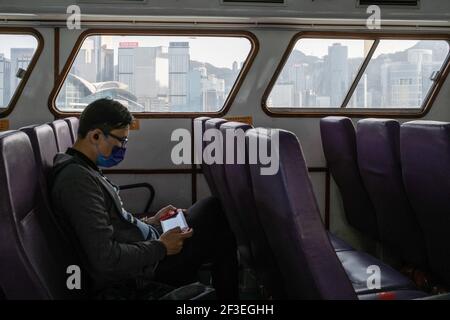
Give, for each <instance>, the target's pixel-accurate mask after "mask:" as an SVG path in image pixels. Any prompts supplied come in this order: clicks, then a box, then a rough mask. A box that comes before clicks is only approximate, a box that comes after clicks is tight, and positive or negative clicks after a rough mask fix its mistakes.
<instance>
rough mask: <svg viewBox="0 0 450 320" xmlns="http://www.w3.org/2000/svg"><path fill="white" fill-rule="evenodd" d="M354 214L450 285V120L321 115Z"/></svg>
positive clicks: (357, 223)
mask: <svg viewBox="0 0 450 320" xmlns="http://www.w3.org/2000/svg"><path fill="white" fill-rule="evenodd" d="M320 129H321V136H322V144H323V150H324V154H325V157H326V159H327V163H328V167H329V169H330V172H331V174H332V176H333V178H334V180H335V181H336V184H337V185H338V187H339V190H340V193H341V195H342V199H343V204H344V209H345V214H346V217H347V221H348V222H349V224H350V225H351V226H353V227H354V228H355V229H357V230H359V231H360V232H361V233H363V234H365V235H368V236H370V237H372V238H373V239H374V240H377V241H379V242H381V244H382V245H383V247H385V248H387V249H388V250H389V251H390V252H393V253H394V254H395V256H396V257H397V258H398V259H399V260H400V262H401V264H402V265H403V266H412V267H414V268H418V269H420V270H423V271H425V272H427V273H431V274H432V275H433V278H435V281H437V282H438V283H441V284H444V285H446V286H450V258H449V257H450V255H449V253H450V245H449V244H448V241H446V238H447V234H448V230H449V228H450V220H449V216H448V214H449V213H450V165H449V164H450V123H446V122H438V121H411V122H406V123H403V124H402V125H400V123H399V122H398V121H396V120H392V119H363V120H360V121H359V122H358V123H357V126H356V129H355V127H354V125H353V123H352V121H351V119H349V118H346V117H327V118H324V119H322V120H321V122H320Z"/></svg>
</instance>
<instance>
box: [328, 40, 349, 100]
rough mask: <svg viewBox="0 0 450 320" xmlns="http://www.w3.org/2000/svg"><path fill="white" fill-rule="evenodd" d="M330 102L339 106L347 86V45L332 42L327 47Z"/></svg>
mask: <svg viewBox="0 0 450 320" xmlns="http://www.w3.org/2000/svg"><path fill="white" fill-rule="evenodd" d="M328 71H329V73H328V77H329V89H330V91H329V92H330V104H331V106H332V107H336V106H340V105H341V103H342V102H343V100H344V98H345V95H346V93H347V91H348V88H349V85H348V83H349V74H348V47H347V46H343V45H341V44H340V43H334V44H333V45H332V46H329V47H328Z"/></svg>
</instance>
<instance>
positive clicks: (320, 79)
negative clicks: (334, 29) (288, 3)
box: [267, 39, 449, 108]
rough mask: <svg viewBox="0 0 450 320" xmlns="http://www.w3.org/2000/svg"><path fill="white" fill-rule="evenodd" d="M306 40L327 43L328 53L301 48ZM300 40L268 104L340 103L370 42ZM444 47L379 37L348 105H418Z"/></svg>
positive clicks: (444, 44)
mask: <svg viewBox="0 0 450 320" xmlns="http://www.w3.org/2000/svg"><path fill="white" fill-rule="evenodd" d="M304 41H308V43H309V44H311V43H313V42H316V46H317V45H320V46H321V47H322V49H321V50H320V51H321V52H322V53H323V51H324V48H326V50H327V54H325V55H321V56H311V55H307V54H306V53H305V52H311V49H310V48H309V47H308V46H306V44H305V43H304ZM319 41H320V44H319V43H318V42H319ZM299 42H302V44H303V45H304V47H301V48H302V50H298V49H294V50H293V51H292V53H291V55H290V57H289V58H288V60H287V61H286V64H285V66H284V68H283V70H282V71H281V73H280V75H279V77H278V79H277V81H276V83H275V85H274V87H273V88H272V91H271V94H270V95H269V98H268V101H267V102H268V106H269V107H273V108H276V107H287V108H302V107H319V108H320V107H322V108H339V107H340V106H341V104H342V102H343V101H344V98H345V96H346V95H347V94H348V91H349V89H350V85H351V84H352V83H353V81H354V79H355V77H356V74H357V72H358V70H359V69H360V67H361V65H362V62H363V61H364V59H365V57H366V55H367V52H368V51H369V50H370V48H371V43H368V41H367V40H358V39H353V40H342V41H341V40H340V39H300V40H299ZM350 43H351V45H352V50H353V56H352V57H351V56H350V48H349V44H350ZM372 43H373V41H372ZM295 48H297V46H295ZM303 48H305V49H307V48H308V49H307V50H303ZM356 52H359V56H358V55H356V54H355V53H356ZM448 52H449V45H448V43H447V42H446V41H439V40H415V41H409V40H407V41H399V40H381V41H380V43H379V45H378V47H377V49H376V50H375V52H374V55H373V56H372V58H371V60H370V62H369V64H368V66H367V68H366V69H365V71H364V73H363V75H362V78H361V79H360V81H359V83H358V84H357V87H356V90H355V92H354V93H353V95H352V97H351V99H350V102H349V103H348V105H347V107H349V108H419V107H421V105H422V102H423V101H424V99H425V97H426V95H427V94H428V91H429V88H430V87H431V85H432V80H430V79H429V78H430V76H431V75H432V74H433V72H437V71H439V70H440V69H441V67H442V65H443V63H444V61H445V58H446V57H447V55H448Z"/></svg>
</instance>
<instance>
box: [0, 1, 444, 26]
mask: <svg viewBox="0 0 450 320" xmlns="http://www.w3.org/2000/svg"><path fill="white" fill-rule="evenodd" d="M228 1H231V2H233V1H235V0H14V1H11V0H0V25H5V24H6V25H14V24H18V25H20V24H22V25H23V24H24V23H27V24H38V25H58V24H63V23H64V22H65V19H66V18H67V16H68V12H69V11H68V8H69V7H70V6H73V5H76V6H78V7H79V9H80V11H81V14H82V17H83V21H84V22H85V23H86V24H87V25H105V26H107V25H108V24H109V25H120V24H122V25H129V24H132V25H134V26H145V25H157V24H160V25H170V24H171V23H177V24H179V26H182V23H185V24H186V25H187V26H191V27H192V25H196V26H198V27H200V26H202V25H208V24H212V25H215V26H220V25H222V26H226V25H227V24H228V25H232V26H233V27H236V25H244V26H245V25H251V26H256V27H266V26H270V27H296V26H300V27H305V26H306V27H320V26H325V25H330V24H333V25H340V24H342V25H348V26H352V25H355V26H358V25H363V24H365V21H366V19H367V18H368V16H369V14H368V13H367V8H368V5H367V4H366V1H365V0H284V1H282V2H283V3H270V4H266V3H262V2H264V0H260V1H261V3H258V2H252V3H228ZM246 1H249V0H246ZM270 1H275V2H277V1H278V0H269V2H270ZM360 1H363V4H361V3H360ZM388 1H389V0H388ZM400 1H401V0H400ZM369 2H370V1H369ZM374 2H377V1H374ZM407 2H410V1H407ZM413 2H414V1H413ZM381 18H382V19H383V20H382V21H383V23H384V24H385V25H388V26H391V27H396V26H399V27H402V26H409V27H416V28H439V29H441V28H442V29H443V30H447V31H448V30H449V29H448V28H450V1H449V0H417V5H412V6H411V5H402V6H400V5H393V6H381Z"/></svg>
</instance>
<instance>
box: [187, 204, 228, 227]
mask: <svg viewBox="0 0 450 320" xmlns="http://www.w3.org/2000/svg"><path fill="white" fill-rule="evenodd" d="M188 217H190V218H191V219H193V220H195V222H196V224H202V225H207V226H208V227H210V228H214V229H217V228H221V227H228V221H227V219H226V217H225V214H224V211H223V208H222V204H221V203H220V201H219V199H217V198H216V197H213V196H210V197H206V198H203V199H201V200H199V201H197V202H196V203H195V204H194V205H192V206H191V207H190V208H189V210H188Z"/></svg>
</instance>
